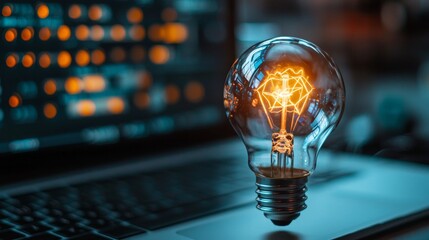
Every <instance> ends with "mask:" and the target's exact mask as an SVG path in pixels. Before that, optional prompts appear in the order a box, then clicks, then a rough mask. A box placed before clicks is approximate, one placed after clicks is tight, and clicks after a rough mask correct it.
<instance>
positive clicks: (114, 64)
mask: <svg viewBox="0 0 429 240" xmlns="http://www.w3.org/2000/svg"><path fill="white" fill-rule="evenodd" d="M0 8H1V16H0V33H1V34H2V36H1V40H0V41H1V43H2V45H1V46H2V47H1V48H0V58H1V59H2V60H3V61H2V64H0V154H4V153H22V152H33V151H35V150H43V149H48V148H57V147H58V146H62V147H63V146H73V145H80V146H83V145H85V146H86V145H104V144H112V143H118V142H123V141H122V140H125V141H128V142H132V141H135V142H137V146H147V147H146V149H147V150H150V149H152V148H154V149H155V148H162V146H161V145H160V144H159V142H160V141H165V140H166V139H170V140H171V143H172V144H171V145H174V146H176V145H178V144H179V143H181V142H183V141H184V139H191V137H189V136H188V135H185V136H182V137H181V138H177V139H179V140H177V139H176V140H175V138H174V137H173V135H174V136H178V135H180V133H184V132H185V131H186V130H189V129H193V130H196V131H195V132H199V135H200V136H199V137H200V139H203V138H207V136H210V138H214V137H213V136H214V135H216V134H218V135H219V133H220V132H222V131H224V130H225V127H226V126H228V131H229V133H228V134H229V135H230V136H236V135H235V134H234V133H233V131H232V130H231V129H230V128H229V125H228V124H227V123H226V119H225V117H224V116H225V115H224V109H223V106H222V92H223V82H224V79H225V77H226V74H227V72H228V70H229V67H230V66H231V64H232V63H233V60H234V58H235V57H237V56H238V55H239V54H240V53H241V52H243V51H244V50H245V49H247V48H248V47H249V46H251V45H253V44H255V43H256V42H259V41H262V40H265V39H267V38H271V37H275V36H280V35H285V36H294V37H299V38H304V39H306V40H309V41H311V42H313V43H315V44H316V45H319V46H320V47H321V48H322V49H324V50H325V51H326V52H328V53H329V54H330V55H331V56H332V57H333V59H334V60H335V62H336V63H337V65H338V66H339V68H340V69H341V72H342V74H343V77H344V80H345V84H346V93H347V94H346V95H347V105H346V112H345V115H344V118H343V120H342V121H341V123H340V125H339V127H338V129H337V130H336V131H334V133H333V135H332V136H331V137H330V138H329V139H328V142H327V143H326V144H325V146H327V147H330V148H333V149H337V150H345V151H351V152H357V153H364V154H370V155H377V156H384V157H391V158H400V159H407V160H412V161H420V162H424V161H426V160H427V159H426V156H428V151H429V144H428V141H429V124H427V123H429V107H428V104H429V94H428V93H429V47H428V42H429V2H428V1H425V0H395V1H394V0H377V1H374V0H346V1H339V0H337V1H328V0H315V1H310V0H304V1H298V0H294V1H282V0H265V1H258V0H246V1H244V0H236V1H228V0H226V1H225V0H224V1H221V0H199V1H193V0H163V1H154V0H139V1H135V0H123V1H119V0H112V1H100V0H91V1H71V0H70V1H64V2H58V1H51V0H46V1H40V2H33V1H29V0H19V1H4V2H2V3H0ZM234 43H235V44H234ZM234 55H235V56H234ZM221 124H223V128H219V129H221V130H222V131H219V129H218V131H214V132H210V134H207V133H208V132H206V131H208V129H209V128H210V127H213V126H218V125H221ZM197 135H198V134H197ZM153 136H159V138H158V139H156V140H154V139H149V138H148V137H153ZM195 139H198V137H196V138H195ZM132 149H135V148H131V150H132ZM128 150H130V148H128ZM131 150H130V151H131ZM121 151H122V153H123V152H124V151H123V150H121ZM122 153H120V154H119V155H121V154H122ZM54 156H55V155H54Z"/></svg>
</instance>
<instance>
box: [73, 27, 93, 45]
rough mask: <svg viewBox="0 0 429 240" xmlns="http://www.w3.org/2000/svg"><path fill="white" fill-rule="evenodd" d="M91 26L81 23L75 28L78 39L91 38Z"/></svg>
mask: <svg viewBox="0 0 429 240" xmlns="http://www.w3.org/2000/svg"><path fill="white" fill-rule="evenodd" d="M89 34H90V31H89V28H88V27H87V26H86V25H79V26H77V27H76V29H75V35H76V38H77V39H78V40H81V41H85V40H87V39H88V38H89Z"/></svg>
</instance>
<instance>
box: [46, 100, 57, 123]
mask: <svg viewBox="0 0 429 240" xmlns="http://www.w3.org/2000/svg"><path fill="white" fill-rule="evenodd" d="M43 114H44V115H45V117H46V118H48V119H52V118H54V117H55V116H57V108H56V107H55V105H54V104H52V103H47V104H45V106H44V107H43Z"/></svg>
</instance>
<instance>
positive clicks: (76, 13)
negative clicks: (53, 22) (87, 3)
mask: <svg viewBox="0 0 429 240" xmlns="http://www.w3.org/2000/svg"><path fill="white" fill-rule="evenodd" d="M81 16H82V9H81V8H80V6H79V5H77V4H73V5H71V6H70V8H69V17H70V18H71V19H78V18H80V17H81Z"/></svg>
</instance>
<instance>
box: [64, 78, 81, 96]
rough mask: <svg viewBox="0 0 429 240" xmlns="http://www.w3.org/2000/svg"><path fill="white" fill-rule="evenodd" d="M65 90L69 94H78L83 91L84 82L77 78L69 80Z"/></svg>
mask: <svg viewBox="0 0 429 240" xmlns="http://www.w3.org/2000/svg"><path fill="white" fill-rule="evenodd" d="M64 89H65V90H66V92H67V93H69V94H77V93H80V92H81V91H82V81H81V80H80V79H79V78H77V77H69V78H67V80H66V82H65V84H64Z"/></svg>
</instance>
